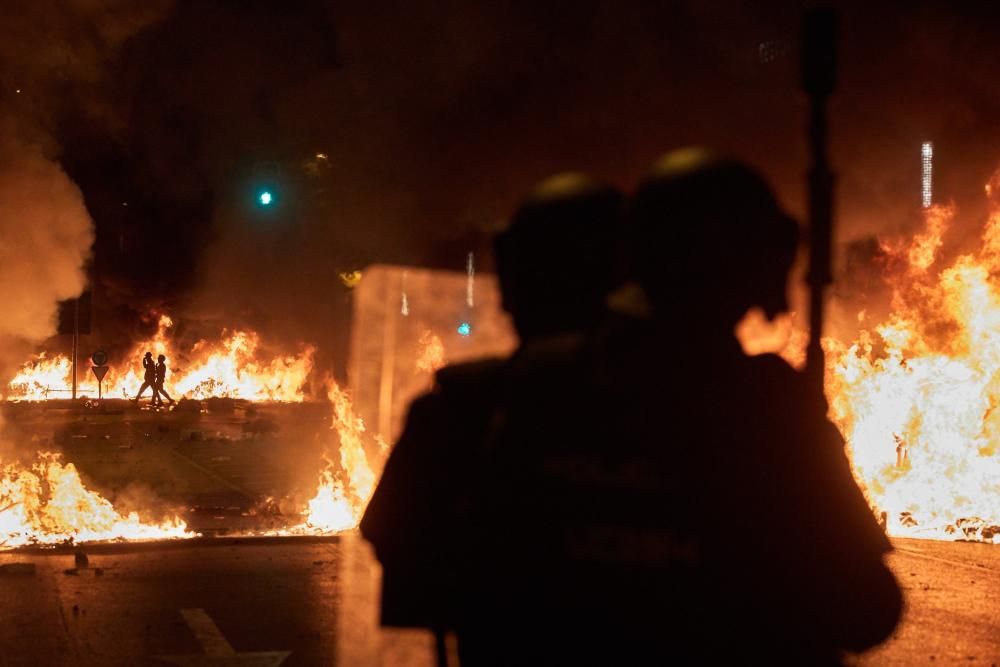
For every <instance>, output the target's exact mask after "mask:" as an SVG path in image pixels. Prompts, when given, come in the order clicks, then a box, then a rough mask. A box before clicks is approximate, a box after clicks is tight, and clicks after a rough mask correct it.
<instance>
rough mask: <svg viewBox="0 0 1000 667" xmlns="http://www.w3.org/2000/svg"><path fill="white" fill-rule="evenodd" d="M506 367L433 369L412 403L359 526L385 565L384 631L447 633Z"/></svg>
mask: <svg viewBox="0 0 1000 667" xmlns="http://www.w3.org/2000/svg"><path fill="white" fill-rule="evenodd" d="M506 365H507V362H506V361H505V360H501V359H486V360H481V361H476V362H471V363H465V364H456V365H453V366H448V367H446V368H443V369H441V370H440V371H438V373H437V375H436V386H435V388H434V390H433V391H431V392H429V393H427V394H425V395H423V396H421V397H419V398H417V399H416V400H414V401H413V403H412V405H411V406H410V411H409V414H408V416H407V419H406V427H405V429H404V431H403V434H402V435H401V436H400V439H399V441H398V442H397V443H396V445H395V446H394V447H393V450H392V453H391V455H390V456H389V459H388V461H387V462H386V465H385V470H384V472H383V473H382V478H381V480H380V481H379V485H378V487H377V488H376V489H375V493H374V494H373V495H372V498H371V501H370V502H369V504H368V508H367V510H366V511H365V515H364V517H363V519H362V521H361V533H362V535H364V537H365V538H366V539H368V540H369V541H370V542H371V543H372V545H373V546H374V547H375V553H376V556H377V557H378V559H379V561H380V562H381V563H382V565H383V583H382V605H381V620H382V623H383V625H389V626H402V627H428V628H440V629H455V628H456V626H457V625H459V620H460V619H458V618H457V616H458V615H459V614H458V607H459V606H460V604H459V602H458V600H457V595H458V592H459V589H460V587H461V584H462V583H463V582H464V576H463V574H462V568H463V567H464V561H465V558H464V556H463V555H462V554H463V552H464V551H466V550H467V548H468V545H467V542H466V537H467V530H468V526H467V521H468V511H467V510H468V499H469V496H470V489H469V486H468V485H469V483H470V482H472V481H473V480H474V475H472V474H470V470H476V469H478V465H479V463H478V462H479V461H480V460H481V457H482V442H483V439H484V437H485V433H486V432H487V430H488V429H489V425H490V420H491V419H492V417H493V414H494V412H495V409H496V405H497V400H498V396H499V392H500V390H501V387H502V384H503V378H504V376H505V373H504V371H505V368H506Z"/></svg>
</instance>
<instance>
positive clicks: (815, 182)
mask: <svg viewBox="0 0 1000 667" xmlns="http://www.w3.org/2000/svg"><path fill="white" fill-rule="evenodd" d="M804 27H805V29H804V31H803V33H804V34H803V44H802V88H803V90H805V92H806V95H807V96H808V97H809V153H810V156H811V164H810V166H809V273H808V275H807V282H808V283H809V347H808V348H806V374H807V375H808V376H809V382H810V383H811V384H812V385H813V386H814V388H815V389H816V391H817V392H818V393H819V395H820V396H822V395H823V372H824V368H825V363H824V359H823V347H822V345H821V338H822V335H823V307H824V303H825V295H826V288H827V286H829V284H830V283H831V282H832V280H833V276H832V271H831V268H830V255H831V246H832V245H833V181H834V176H833V172H832V171H831V170H830V163H829V159H828V155H827V144H828V138H827V114H826V110H827V101H828V99H829V97H830V95H831V94H832V93H833V90H834V88H835V86H836V78H837V71H836V70H837V48H836V47H837V15H836V12H835V11H834V10H833V9H831V8H828V7H822V8H816V9H811V10H809V11H808V12H807V13H806V17H805V26H804Z"/></svg>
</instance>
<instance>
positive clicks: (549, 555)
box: [465, 319, 900, 665]
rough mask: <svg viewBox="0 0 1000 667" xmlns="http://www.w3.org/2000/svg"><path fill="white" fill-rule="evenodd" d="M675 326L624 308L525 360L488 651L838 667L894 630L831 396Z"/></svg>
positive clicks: (490, 524)
mask: <svg viewBox="0 0 1000 667" xmlns="http://www.w3.org/2000/svg"><path fill="white" fill-rule="evenodd" d="M675 331H676V332H677V333H676V334H674V335H672V334H671V333H670V332H668V331H664V330H662V329H661V330H660V331H656V330H655V329H654V327H653V326H652V325H651V324H648V323H643V322H639V321H636V320H627V319H626V320H618V321H616V322H615V323H614V324H613V325H611V326H609V327H608V329H606V330H605V331H604V332H602V333H600V334H596V335H593V336H586V337H576V338H561V339H552V340H549V341H545V342H543V343H539V344H535V345H532V346H529V348H528V349H526V350H525V351H524V352H523V353H522V354H521V355H520V357H519V359H518V362H517V363H516V364H515V365H514V366H512V370H511V380H510V382H509V385H508V387H509V389H508V390H507V391H506V393H505V398H504V399H503V405H504V408H503V409H502V412H503V415H502V419H501V420H500V421H499V423H500V424H502V426H501V427H500V428H499V429H498V431H497V433H496V435H495V437H494V438H493V443H492V446H491V454H490V457H491V458H490V461H489V464H488V465H487V467H486V468H485V470H486V478H487V479H488V480H489V481H488V483H484V484H482V485H481V486H480V488H481V489H482V491H483V492H482V494H481V496H480V501H479V503H477V504H478V506H479V507H481V508H482V510H481V512H482V513H481V514H479V515H478V517H476V520H474V522H473V525H475V526H476V527H477V528H478V536H479V539H478V544H479V547H478V554H479V557H478V560H477V559H472V560H473V561H475V562H478V564H479V565H478V568H479V569H478V571H477V572H476V576H475V577H474V578H473V580H474V581H475V582H476V583H477V585H478V587H479V589H478V591H477V593H476V595H475V596H473V597H472V598H471V599H472V600H474V601H475V604H473V605H472V606H471V607H469V608H467V609H466V610H465V612H466V615H467V620H468V624H469V625H470V626H471V629H469V630H468V631H467V632H466V644H467V649H468V651H469V653H470V655H473V656H475V661H474V662H475V664H496V665H502V664H538V665H543V664H545V665H547V664H572V665H583V664H699V665H700V664H740V665H743V664H803V665H805V664H808V665H822V664H836V663H837V661H838V660H839V652H840V650H841V649H852V648H853V649H862V648H866V647H868V646H871V645H872V644H874V643H877V642H878V641H880V640H881V639H883V638H884V637H885V636H886V635H887V634H888V632H889V631H890V630H891V628H892V627H893V625H894V624H895V621H896V618H897V617H898V613H899V604H900V602H899V597H898V590H897V589H896V588H895V582H894V581H893V579H892V576H891V574H889V573H888V571H887V570H886V569H885V567H884V565H883V563H882V560H881V557H882V555H883V554H884V553H885V552H886V551H888V550H889V549H890V546H889V543H888V541H887V539H886V538H885V536H884V534H883V533H882V531H881V529H880V528H879V527H878V525H877V523H876V521H875V518H874V516H873V515H872V513H871V512H870V510H869V508H868V506H867V505H866V503H865V501H864V498H863V496H862V495H861V493H860V491H859V490H858V487H857V485H856V484H855V482H854V480H853V478H852V476H851V473H850V469H849V466H848V463H847V459H846V456H845V454H844V449H843V441H842V440H841V438H840V436H839V434H838V433H837V431H836V429H835V428H834V427H833V426H832V425H831V424H830V423H829V422H828V421H827V420H826V419H825V416H824V409H825V406H824V405H823V401H821V400H816V399H815V398H811V397H809V396H808V394H807V393H805V391H804V389H805V383H804V381H803V380H802V378H801V376H800V375H799V374H797V373H796V372H794V371H793V370H792V369H791V368H790V367H789V366H787V364H785V362H784V361H782V360H781V359H779V358H777V357H774V356H763V357H755V358H749V357H746V356H744V355H743V354H742V351H741V350H740V349H739V347H738V345H737V343H736V341H735V340H734V339H733V338H732V337H731V336H728V337H727V339H720V340H708V339H705V338H702V339H700V340H697V341H695V342H694V343H693V344H692V342H691V340H690V339H689V337H688V335H687V334H688V332H686V331H684V329H683V327H675ZM528 647H532V648H528Z"/></svg>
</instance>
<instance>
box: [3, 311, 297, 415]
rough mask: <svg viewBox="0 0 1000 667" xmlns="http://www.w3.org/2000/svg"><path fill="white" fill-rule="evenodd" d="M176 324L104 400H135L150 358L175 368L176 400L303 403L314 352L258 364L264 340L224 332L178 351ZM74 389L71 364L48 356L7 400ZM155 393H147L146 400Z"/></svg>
mask: <svg viewBox="0 0 1000 667" xmlns="http://www.w3.org/2000/svg"><path fill="white" fill-rule="evenodd" d="M173 326H174V323H173V320H172V319H171V318H170V317H169V316H167V315H161V316H160V318H159V323H158V327H157V331H156V334H155V335H154V336H153V338H151V339H150V340H146V341H142V342H140V343H138V344H137V345H136V346H135V347H134V348H133V350H132V353H131V354H130V355H129V357H128V363H133V362H134V365H133V366H131V367H129V368H128V370H126V371H124V372H121V371H120V370H119V371H117V372H116V369H115V368H111V369H110V370H109V371H108V374H107V376H106V377H105V379H104V389H103V393H104V396H107V397H110V396H115V397H122V396H127V397H129V398H134V397H135V395H136V394H137V393H138V392H139V388H140V387H141V386H142V384H143V371H142V368H141V366H140V365H139V360H140V359H141V358H142V355H143V354H145V353H146V352H152V353H153V356H154V357H156V356H158V355H160V354H162V355H164V356H165V357H166V358H167V363H168V366H170V369H169V373H168V375H167V379H166V382H165V383H164V388H165V389H166V390H167V392H168V393H169V394H170V395H171V396H172V397H174V398H178V397H185V398H192V399H205V398H209V397H211V396H219V397H229V398H240V399H246V400H250V401H285V402H301V401H302V400H304V398H305V397H304V394H303V388H304V387H305V384H306V380H307V378H308V376H309V374H310V373H311V372H312V367H313V357H314V354H315V348H313V347H311V346H304V347H303V348H302V349H301V350H300V352H299V354H297V355H289V356H278V357H274V358H271V359H269V360H261V359H259V358H258V350H259V347H260V337H259V336H258V334H257V333H255V332H253V331H232V332H230V331H226V330H224V331H223V332H222V340H221V341H219V342H217V343H209V342H208V341H205V340H202V341H199V342H198V343H196V344H195V345H194V346H193V347H192V348H191V349H190V350H186V351H185V350H181V351H178V350H175V349H174V347H175V346H174V345H173V342H172V340H171V337H170V329H172V327H173ZM80 367H81V369H80V370H78V373H79V377H78V380H79V382H80V384H79V391H80V392H81V393H82V394H84V395H89V396H97V393H98V392H97V384H96V381H95V380H94V378H93V377H92V376H91V375H90V374H89V373H87V372H86V364H84V363H82V362H81V364H80ZM71 384H72V363H71V361H70V360H69V358H67V357H66V356H63V355H59V356H56V357H53V358H51V359H50V358H48V357H47V356H46V355H45V354H44V353H42V354H40V355H39V356H38V358H36V359H35V360H34V361H31V362H29V363H27V364H25V366H24V367H23V368H22V369H21V370H20V371H19V372H18V373H17V375H15V377H14V379H13V380H11V381H10V383H9V385H8V393H7V395H6V398H8V399H14V400H29V401H40V400H46V399H50V398H66V397H68V396H69V393H68V387H69V386H70V385H71ZM150 394H151V392H149V391H147V393H146V396H150Z"/></svg>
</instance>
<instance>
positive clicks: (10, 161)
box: [0, 112, 94, 342]
mask: <svg viewBox="0 0 1000 667" xmlns="http://www.w3.org/2000/svg"><path fill="white" fill-rule="evenodd" d="M0 113H2V112H0ZM21 136H23V133H22V131H21V130H20V128H19V127H18V123H17V122H16V121H15V120H14V119H13V118H12V117H10V116H7V117H6V118H4V117H2V116H0V238H2V239H3V242H2V243H0V303H3V315H2V317H0V338H15V339H20V340H24V341H29V342H38V341H40V340H42V339H44V338H46V337H48V336H50V335H52V334H53V333H55V326H54V325H55V322H54V318H55V313H56V304H57V302H58V301H59V300H61V299H67V298H70V297H74V296H76V295H78V294H79V293H80V292H81V291H82V290H83V288H84V286H85V284H86V276H85V275H84V270H83V269H84V263H85V262H86V260H87V258H88V256H89V254H90V246H91V243H92V242H93V238H94V231H93V225H92V223H91V220H90V216H89V215H88V214H87V210H86V207H85V206H84V203H83V197H82V196H81V194H80V190H79V189H78V188H77V187H76V186H75V185H74V184H73V182H72V181H70V179H69V177H68V176H67V175H66V173H65V172H64V171H63V170H62V169H61V168H60V167H59V164H58V163H57V162H55V161H53V160H52V159H50V158H48V157H47V156H46V155H45V153H44V152H43V149H42V146H41V145H39V144H38V143H29V142H25V141H24V140H22V139H21V138H20V137H21Z"/></svg>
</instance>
